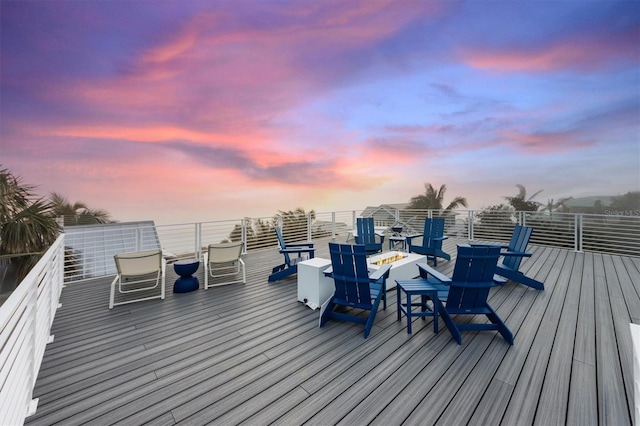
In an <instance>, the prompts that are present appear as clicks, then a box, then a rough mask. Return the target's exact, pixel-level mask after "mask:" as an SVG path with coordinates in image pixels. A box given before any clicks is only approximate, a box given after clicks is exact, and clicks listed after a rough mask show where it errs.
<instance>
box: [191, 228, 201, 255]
mask: <svg viewBox="0 0 640 426" xmlns="http://www.w3.org/2000/svg"><path fill="white" fill-rule="evenodd" d="M195 225H196V226H195V229H194V232H195V235H194V240H195V245H196V246H195V248H194V251H193V252H194V253H195V258H196V259H200V257H202V223H200V222H196V224H195Z"/></svg>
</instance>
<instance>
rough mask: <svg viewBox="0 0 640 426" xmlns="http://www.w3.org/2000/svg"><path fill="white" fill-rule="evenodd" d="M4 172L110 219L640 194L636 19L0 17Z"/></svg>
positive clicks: (490, 9)
mask: <svg viewBox="0 0 640 426" xmlns="http://www.w3.org/2000/svg"><path fill="white" fill-rule="evenodd" d="M0 166H1V167H2V168H6V169H9V170H10V171H11V172H12V173H14V174H16V175H18V176H20V177H21V178H22V180H23V182H25V183H29V184H33V185H36V186H37V189H36V192H38V194H40V195H42V196H47V195H48V194H50V193H51V192H57V193H59V194H62V195H63V196H65V197H67V198H68V199H69V200H70V201H72V202H75V201H81V202H84V203H85V204H87V205H88V206H89V207H91V208H101V209H105V210H107V211H108V212H109V213H110V214H111V216H112V218H113V219H117V220H119V221H130V220H148V219H152V220H155V221H156V223H158V224H177V223H188V222H205V221H213V220H225V219H236V218H241V217H270V216H273V215H274V214H276V213H277V212H278V211H280V210H282V211H288V210H294V209H296V208H298V207H300V208H303V209H305V210H307V211H309V210H312V209H313V210H315V211H316V212H330V211H345V210H361V209H364V208H365V207H367V206H377V205H380V204H389V203H406V202H408V201H409V200H410V199H411V197H413V196H416V195H419V194H422V193H424V184H425V183H431V184H432V185H433V186H435V187H436V188H438V187H440V185H446V188H447V192H446V196H445V203H447V202H448V201H451V200H452V199H453V198H454V197H456V196H462V197H466V198H467V200H468V202H469V208H474V209H479V208H482V207H485V206H489V205H494V204H499V203H503V202H505V200H504V197H505V196H514V195H517V193H518V188H517V187H516V185H517V184H521V185H524V186H525V188H526V189H527V193H528V194H530V195H532V194H534V193H535V192H537V191H540V190H542V192H541V193H540V194H539V195H538V196H537V197H536V198H535V199H536V200H537V201H540V202H543V203H546V202H547V200H550V199H554V200H556V201H557V200H558V199H560V198H563V197H568V196H573V197H581V196H592V195H622V194H625V193H627V192H629V191H638V190H640V1H637V0H633V1H615V0H611V1H609V0H596V1H589V0H584V1H574V0H567V1H543V0H534V1H530V0H522V1H512V0H509V1H500V0H486V1H485V0H474V1H454V0H435V1H428V0H420V1H418V0H415V1H414V0H399V1H373V0H329V1H321V0H317V1H316V0H313V1H311V0H291V1H284V0H282V1H280V0H274V1H266V0H260V1H258V0H256V1H242V0H238V1H231V0H228V1H223V0H208V1H196V0H182V1H178V0H176V1H169V0H153V1H152V0H114V1H97V0H84V1H80V0H74V1H68V0H56V1H44V0H38V1H30V0H26V1H13V0H12V1H7V0H0Z"/></svg>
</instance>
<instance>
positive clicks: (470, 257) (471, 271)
mask: <svg viewBox="0 0 640 426" xmlns="http://www.w3.org/2000/svg"><path fill="white" fill-rule="evenodd" d="M499 257H500V246H488V245H473V246H469V245H459V246H458V257H457V258H456V264H455V266H454V268H453V275H452V276H451V278H449V277H447V276H445V275H443V274H441V273H440V272H438V271H436V270H435V269H433V268H431V267H430V266H428V265H427V264H426V263H419V264H418V268H419V270H420V276H421V277H422V278H423V280H424V281H426V282H425V285H426V286H428V285H429V284H431V285H433V289H434V290H439V291H440V292H439V294H438V299H439V300H440V303H438V304H437V308H438V312H439V314H440V316H441V317H442V320H443V321H444V323H445V325H446V326H447V328H448V329H449V332H451V336H453V338H454V339H455V340H456V342H458V344H459V345H461V344H462V334H461V331H463V330H473V331H481V330H498V332H500V334H501V335H502V337H504V339H505V340H506V341H507V342H509V344H511V345H513V334H512V333H511V330H509V328H508V327H507V325H506V324H505V323H504V321H502V319H501V318H500V317H499V316H498V314H497V313H496V312H495V311H494V310H493V308H492V307H491V306H490V305H489V302H488V301H487V298H488V297H489V290H491V288H492V287H495V286H497V285H499V284H497V283H495V282H494V281H493V275H494V273H495V272H496V265H497V264H498V258H499ZM442 284H447V285H448V287H449V291H448V293H446V296H444V295H442V292H441V290H442ZM445 297H446V304H445ZM452 315H485V316H486V317H487V318H488V319H489V321H490V322H489V323H476V322H468V323H457V322H455V321H454V319H453V317H452Z"/></svg>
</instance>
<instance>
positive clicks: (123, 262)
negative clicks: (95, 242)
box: [114, 250, 162, 276]
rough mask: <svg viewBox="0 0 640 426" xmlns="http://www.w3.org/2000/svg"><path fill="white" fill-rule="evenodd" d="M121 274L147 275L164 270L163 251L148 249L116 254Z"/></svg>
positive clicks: (117, 265)
mask: <svg viewBox="0 0 640 426" xmlns="http://www.w3.org/2000/svg"><path fill="white" fill-rule="evenodd" d="M114 259H115V262H116V268H117V269H118V274H119V275H124V276H136V275H147V274H152V273H154V272H158V271H161V270H162V251H161V250H148V251H139V252H135V253H120V254H116V255H115V256H114Z"/></svg>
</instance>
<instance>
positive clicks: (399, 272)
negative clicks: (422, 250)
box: [367, 251, 427, 290]
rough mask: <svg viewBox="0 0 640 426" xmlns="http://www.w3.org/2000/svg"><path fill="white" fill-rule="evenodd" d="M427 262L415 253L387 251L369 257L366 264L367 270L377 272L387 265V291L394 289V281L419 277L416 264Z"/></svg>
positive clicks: (424, 257)
mask: <svg viewBox="0 0 640 426" xmlns="http://www.w3.org/2000/svg"><path fill="white" fill-rule="evenodd" d="M420 262H425V263H426V262H427V257H426V256H423V255H421V254H416V253H404V252H401V251H387V252H384V253H381V254H378V255H375V256H371V257H369V259H367V263H368V264H369V269H370V270H372V271H375V270H377V269H378V268H379V267H380V266H381V265H384V264H389V265H391V269H390V270H389V278H387V290H390V289H392V288H395V287H396V280H410V279H413V278H416V277H417V276H419V275H420V272H419V271H418V267H417V266H416V264H418V263H420Z"/></svg>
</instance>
